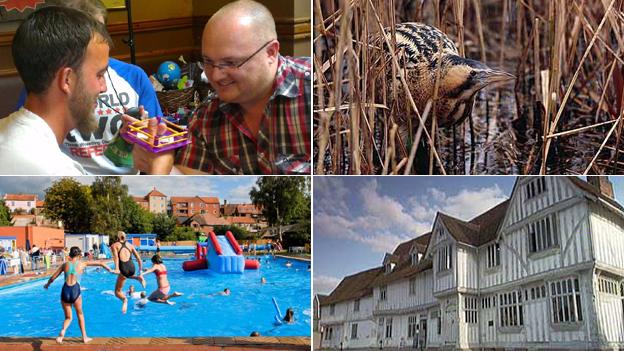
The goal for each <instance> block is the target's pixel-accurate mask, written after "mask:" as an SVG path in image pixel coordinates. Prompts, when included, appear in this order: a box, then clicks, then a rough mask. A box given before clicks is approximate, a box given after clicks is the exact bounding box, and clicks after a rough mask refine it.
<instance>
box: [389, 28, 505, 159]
mask: <svg viewBox="0 0 624 351" xmlns="http://www.w3.org/2000/svg"><path fill="white" fill-rule="evenodd" d="M386 33H387V35H388V36H390V35H391V31H390V29H389V28H388V29H386ZM395 38H396V46H397V48H396V49H397V53H398V54H399V55H397V58H398V61H399V66H400V67H401V69H400V71H402V72H404V74H405V80H406V82H407V85H408V86H409V91H410V93H411V95H412V98H413V99H414V102H415V103H416V107H417V108H418V111H419V112H420V113H422V112H423V110H424V108H425V105H426V104H427V102H428V101H429V100H433V98H434V90H435V86H436V80H439V81H438V94H437V99H436V101H435V106H436V109H435V111H434V113H435V116H436V118H437V125H438V126H440V127H441V128H449V127H452V128H453V153H455V149H456V147H455V127H456V126H457V125H458V124H461V123H462V122H464V121H465V120H466V118H469V117H471V113H472V108H473V105H474V99H475V95H476V94H477V92H479V91H480V90H481V89H483V88H485V87H486V86H491V85H493V84H495V83H504V82H508V81H511V80H514V79H515V77H514V76H513V75H511V74H509V73H507V72H504V71H501V70H497V69H492V68H490V67H488V66H487V65H486V64H484V63H482V62H479V61H476V60H471V59H468V58H464V57H462V56H460V55H459V52H458V50H457V46H456V45H455V43H453V41H451V40H450V39H449V38H448V37H447V36H446V35H445V34H444V33H442V32H441V31H440V30H439V29H437V28H434V27H432V26H429V25H426V24H422V23H414V22H409V23H401V24H397V25H396V27H395ZM384 46H385V45H384ZM401 53H402V54H401ZM387 71H389V72H390V71H391V69H387ZM399 74H401V73H400V72H399ZM387 86H388V89H391V84H389V83H388V84H387ZM398 87H399V88H400V89H399V91H397V92H396V93H397V95H396V96H397V101H396V103H397V107H398V111H412V107H411V104H410V103H409V101H408V99H407V96H406V94H405V92H404V89H402V87H401V85H400V84H399V85H398ZM387 96H388V99H391V98H392V96H393V93H392V92H391V91H390V90H388V91H387ZM399 114H401V113H399ZM401 117H403V118H413V117H414V114H413V112H412V113H411V114H410V113H408V114H407V115H406V116H401ZM469 120H470V142H471V166H473V165H474V128H473V125H472V119H471V118H470V119H469ZM404 122H405V121H404ZM414 125H418V122H416V123H414ZM409 132H410V133H411V132H412V131H409ZM453 162H455V157H453Z"/></svg>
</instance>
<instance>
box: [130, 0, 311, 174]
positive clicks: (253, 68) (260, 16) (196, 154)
mask: <svg viewBox="0 0 624 351" xmlns="http://www.w3.org/2000/svg"><path fill="white" fill-rule="evenodd" d="M276 38H277V33H276V30H275V21H274V20H273V17H272V15H271V13H270V12H269V10H268V9H267V8H266V7H264V6H263V5H261V4H259V3H257V2H255V1H251V0H239V1H235V2H232V3H229V4H227V5H226V6H224V7H222V8H221V9H220V10H219V11H217V12H216V13H215V14H214V15H213V16H212V17H211V18H210V20H209V21H208V23H207V24H206V27H205V28H204V33H203V37H202V56H203V63H204V71H205V73H206V76H207V77H208V80H209V81H210V84H211V86H212V87H213V89H214V90H215V92H216V94H217V96H218V98H216V99H214V100H212V101H211V102H209V103H208V104H206V105H205V106H202V107H201V108H200V109H199V110H198V111H197V114H196V117H195V118H194V119H193V120H192V121H191V123H190V124H189V135H190V141H191V144H190V145H188V146H187V147H186V148H185V149H183V150H181V151H180V153H179V154H178V155H177V157H176V158H175V162H176V168H177V170H178V171H180V172H183V173H186V174H199V173H211V174H309V173H310V169H311V167H310V124H311V120H310V117H311V114H310V106H311V105H310V83H311V61H310V59H309V58H305V59H297V58H289V57H284V56H281V55H280V54H279V47H280V44H279V42H278V41H277V39H276ZM124 118H125V117H124ZM128 120H129V121H131V119H130V118H128ZM134 157H135V165H136V166H137V167H139V169H141V170H143V171H146V172H148V173H151V174H169V173H175V170H174V171H173V172H172V171H171V170H172V165H173V162H174V156H173V153H172V152H170V153H162V154H158V155H153V154H150V153H148V152H146V151H145V150H142V148H138V147H135V148H134Z"/></svg>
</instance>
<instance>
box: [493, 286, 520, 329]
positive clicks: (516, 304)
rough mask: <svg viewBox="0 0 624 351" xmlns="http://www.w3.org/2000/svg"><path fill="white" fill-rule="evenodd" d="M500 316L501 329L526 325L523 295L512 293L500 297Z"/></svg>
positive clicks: (516, 292)
mask: <svg viewBox="0 0 624 351" xmlns="http://www.w3.org/2000/svg"><path fill="white" fill-rule="evenodd" d="M498 302H499V303H498V314H499V316H500V326H501V327H517V326H522V325H524V316H523V314H522V293H521V292H518V291H512V292H509V293H504V294H500V295H498Z"/></svg>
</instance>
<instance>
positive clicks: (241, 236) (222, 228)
mask: <svg viewBox="0 0 624 351" xmlns="http://www.w3.org/2000/svg"><path fill="white" fill-rule="evenodd" d="M213 231H214V233H215V234H216V235H225V233H226V232H227V231H231V232H232V235H234V237H235V238H236V240H247V239H253V235H252V234H250V233H249V231H248V230H247V229H245V228H242V227H239V226H236V225H217V226H215V227H214V230H213Z"/></svg>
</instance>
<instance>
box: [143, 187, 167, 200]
mask: <svg viewBox="0 0 624 351" xmlns="http://www.w3.org/2000/svg"><path fill="white" fill-rule="evenodd" d="M151 196H159V197H167V196H166V195H165V194H163V193H161V192H160V191H158V190H156V187H154V189H152V191H150V192H149V193H147V195H145V198H149V197H151Z"/></svg>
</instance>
